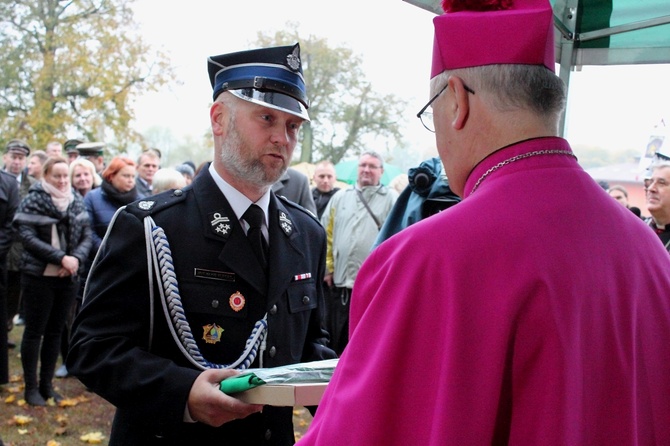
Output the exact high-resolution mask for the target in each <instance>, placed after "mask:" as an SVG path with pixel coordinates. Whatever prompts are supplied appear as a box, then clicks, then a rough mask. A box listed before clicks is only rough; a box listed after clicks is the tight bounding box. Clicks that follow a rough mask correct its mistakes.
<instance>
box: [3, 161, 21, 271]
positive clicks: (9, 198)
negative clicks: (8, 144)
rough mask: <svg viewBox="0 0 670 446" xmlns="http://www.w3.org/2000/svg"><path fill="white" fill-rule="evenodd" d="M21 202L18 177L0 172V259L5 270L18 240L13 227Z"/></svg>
mask: <svg viewBox="0 0 670 446" xmlns="http://www.w3.org/2000/svg"><path fill="white" fill-rule="evenodd" d="M20 202H21V200H20V198H19V184H18V183H17V182H16V177H14V175H12V174H10V173H7V172H5V171H0V258H2V262H3V268H5V269H6V265H5V264H4V261H5V260H4V259H5V258H6V257H7V253H8V252H9V248H10V247H11V246H12V243H13V242H14V240H15V239H16V230H15V229H14V227H13V226H12V220H13V219H14V214H15V213H16V209H17V208H18V207H19V203H20Z"/></svg>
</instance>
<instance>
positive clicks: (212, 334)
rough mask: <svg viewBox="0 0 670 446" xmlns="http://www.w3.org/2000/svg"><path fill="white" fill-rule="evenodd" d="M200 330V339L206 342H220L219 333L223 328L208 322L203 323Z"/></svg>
mask: <svg viewBox="0 0 670 446" xmlns="http://www.w3.org/2000/svg"><path fill="white" fill-rule="evenodd" d="M202 330H203V333H202V339H203V340H204V341H205V342H206V343H208V344H216V343H217V342H221V333H223V328H221V327H219V326H218V325H216V324H208V325H203V327H202Z"/></svg>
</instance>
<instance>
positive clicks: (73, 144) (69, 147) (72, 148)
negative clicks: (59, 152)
mask: <svg viewBox="0 0 670 446" xmlns="http://www.w3.org/2000/svg"><path fill="white" fill-rule="evenodd" d="M82 142H83V141H80V140H78V139H68V140H67V141H65V144H63V150H64V151H65V154H66V155H67V162H68V164H71V163H72V161H74V160H76V159H77V158H79V150H77V146H78V145H79V144H81V143H82Z"/></svg>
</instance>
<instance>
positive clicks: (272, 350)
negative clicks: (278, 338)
mask: <svg viewBox="0 0 670 446" xmlns="http://www.w3.org/2000/svg"><path fill="white" fill-rule="evenodd" d="M268 354H269V355H270V358H274V357H275V355H276V354H277V349H276V348H275V347H274V346H272V347H270V351H269V352H268Z"/></svg>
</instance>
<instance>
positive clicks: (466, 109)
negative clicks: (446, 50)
mask: <svg viewBox="0 0 670 446" xmlns="http://www.w3.org/2000/svg"><path fill="white" fill-rule="evenodd" d="M449 87H450V88H451V89H452V90H453V91H454V99H455V101H454V108H455V110H454V119H453V120H452V121H451V125H452V126H453V127H454V129H456V130H461V129H462V128H463V127H464V126H465V123H466V122H467V120H468V115H469V113H470V97H469V93H468V92H467V90H466V89H465V86H464V85H463V80H462V79H461V78H460V77H456V76H452V77H450V78H449Z"/></svg>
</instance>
